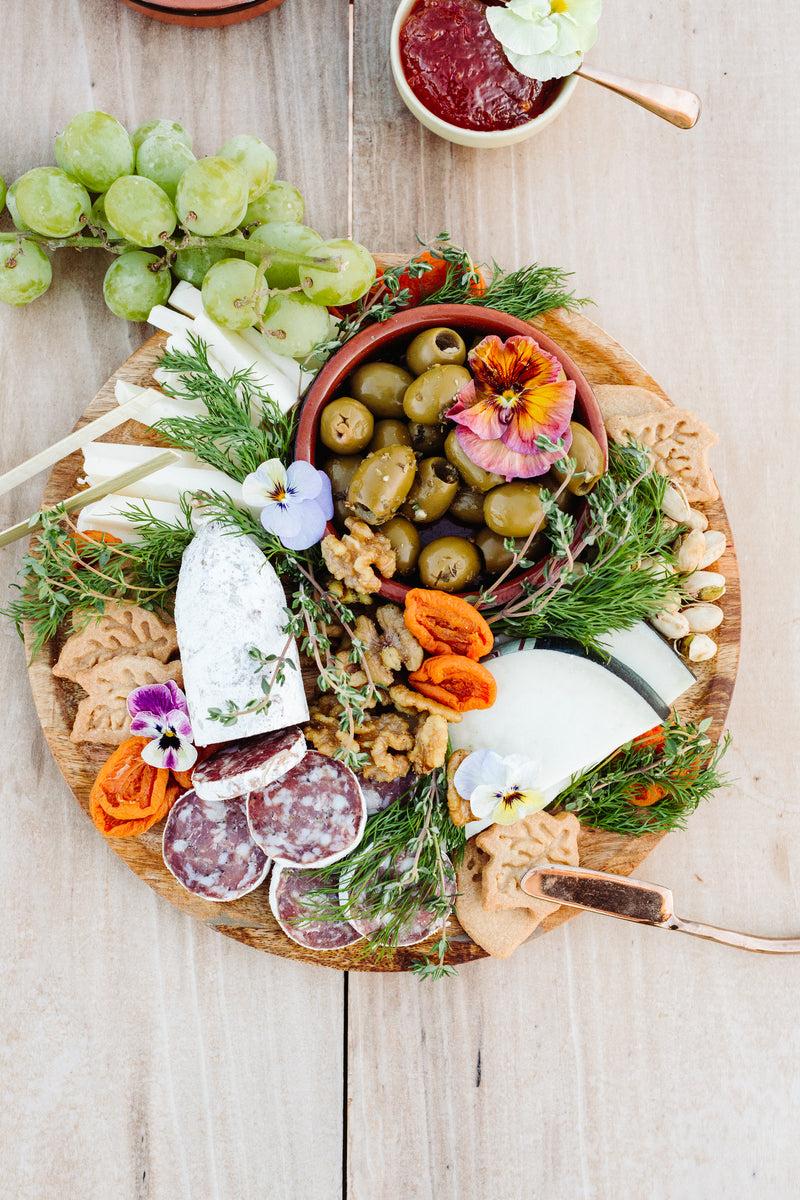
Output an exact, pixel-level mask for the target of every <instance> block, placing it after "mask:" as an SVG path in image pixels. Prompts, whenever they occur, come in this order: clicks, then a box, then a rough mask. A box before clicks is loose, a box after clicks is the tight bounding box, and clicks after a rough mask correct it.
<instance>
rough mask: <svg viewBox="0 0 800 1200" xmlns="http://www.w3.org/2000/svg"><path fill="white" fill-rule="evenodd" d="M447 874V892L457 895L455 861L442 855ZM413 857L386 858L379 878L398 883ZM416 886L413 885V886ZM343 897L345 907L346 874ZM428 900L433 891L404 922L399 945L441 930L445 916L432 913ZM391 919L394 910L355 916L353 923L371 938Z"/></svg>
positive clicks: (410, 864) (445, 874)
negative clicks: (366, 916)
mask: <svg viewBox="0 0 800 1200" xmlns="http://www.w3.org/2000/svg"><path fill="white" fill-rule="evenodd" d="M442 862H443V865H444V877H445V894H446V895H447V896H452V897H453V898H455V894H456V879H455V872H454V871H453V864H452V863H451V862H450V859H449V858H448V857H447V855H446V854H443V855H442ZM413 863H414V858H413V855H411V854H404V855H403V856H402V858H395V859H393V860H392V859H388V858H387V859H385V860H384V862H383V864H382V866H381V869H380V871H379V872H378V877H379V880H380V882H384V881H386V882H390V881H393V880H396V881H397V882H398V884H399V883H400V881H401V880H402V878H403V875H404V874H405V873H406V872H407V871H408V870H409V869H410V868H411V867H412V866H413ZM411 886H412V887H413V886H414V885H413V884H412V885H411ZM340 900H341V904H342V906H343V907H344V906H346V905H347V903H348V900H349V897H348V894H347V877H346V874H344V873H343V876H342V881H341V890H340ZM426 903H430V893H427V892H426V893H425V894H424V895H422V894H420V905H419V908H418V909H417V911H416V913H415V914H414V915H413V916H412V917H411V918H410V919H409V920H408V921H406V922H405V924H404V925H401V927H400V930H399V932H398V934H397V938H396V940H395V942H394V944H395V945H397V946H415V945H416V944H417V942H424V941H425V939H426V938H429V937H430V936H431V934H433V933H436V932H438V930H439V929H440V927H441V923H442V918H441V916H436V915H435V914H434V913H432V912H431V910H430V908H426V907H425V905H426ZM391 919H392V914H391V912H387V913H386V914H385V915H381V916H379V917H370V918H364V919H357V918H355V917H353V918H352V925H353V928H354V929H357V930H358V932H359V933H360V934H361V935H362V937H371V936H372V934H374V933H377V932H378V931H379V930H380V929H384V928H385V927H386V926H387V925H388V924H389V922H390V921H391Z"/></svg>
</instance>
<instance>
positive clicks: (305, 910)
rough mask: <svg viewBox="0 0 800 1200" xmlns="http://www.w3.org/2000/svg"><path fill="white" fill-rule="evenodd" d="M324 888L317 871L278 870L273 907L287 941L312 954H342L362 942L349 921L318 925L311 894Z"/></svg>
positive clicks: (274, 877)
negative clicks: (311, 951)
mask: <svg viewBox="0 0 800 1200" xmlns="http://www.w3.org/2000/svg"><path fill="white" fill-rule="evenodd" d="M320 886H321V880H320V877H319V874H318V873H317V872H316V871H298V870H297V869H293V868H291V867H276V868H275V870H274V871H273V872H272V879H271V880H270V885H269V903H270V907H271V909H272V914H273V916H274V917H275V920H276V921H277V922H278V924H279V925H280V927H281V929H282V930H283V932H284V933H285V934H286V936H287V937H289V938H291V939H292V941H293V942H297V944H298V946H306V947H307V948H308V949H309V950H341V949H343V948H344V947H345V946H352V944H353V942H358V941H360V940H361V934H360V933H359V932H358V930H356V929H354V928H353V926H352V925H350V924H349V923H348V922H347V921H315V920H314V919H313V912H314V907H313V904H310V903H309V901H308V899H307V898H308V896H309V893H311V892H313V891H315V890H317V889H318V888H319V887H320Z"/></svg>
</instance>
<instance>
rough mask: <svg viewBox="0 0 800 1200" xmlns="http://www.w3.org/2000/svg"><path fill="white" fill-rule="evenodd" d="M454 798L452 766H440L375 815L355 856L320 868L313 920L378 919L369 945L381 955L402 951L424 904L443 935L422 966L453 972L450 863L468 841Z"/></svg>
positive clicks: (434, 974) (427, 971)
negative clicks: (450, 796) (450, 794)
mask: <svg viewBox="0 0 800 1200" xmlns="http://www.w3.org/2000/svg"><path fill="white" fill-rule="evenodd" d="M446 796H447V780H446V776H445V772H444V770H437V771H433V772H432V773H431V774H429V775H425V776H423V777H422V778H421V779H419V780H417V782H416V783H415V784H414V786H413V787H412V788H410V789H409V791H408V792H407V793H406V794H405V796H402V797H400V799H398V800H396V801H395V802H394V804H392V805H390V807H389V808H386V809H384V810H383V812H379V813H376V814H375V816H373V817H370V819H369V820H368V821H367V828H366V831H365V833H364V837H363V839H362V841H361V842H360V844H359V845H358V846H357V847H356V849H355V850H354V851H353V852H352V854H349V855H348V856H347V857H346V858H345V859H343V860H342V861H340V862H338V863H335V864H334V865H333V866H331V867H323V868H322V870H321V871H320V886H319V888H318V889H317V890H316V891H315V892H313V893H311V895H310V898H309V904H310V909H309V915H308V918H307V920H308V921H350V920H361V921H369V922H377V928H376V929H375V931H374V932H373V933H371V934H370V935H369V936H368V937H367V938H366V939H365V942H364V947H363V948H364V952H365V953H368V954H373V955H375V956H376V957H378V958H380V957H381V956H382V955H385V954H387V953H391V952H392V951H393V950H394V949H396V947H397V944H398V940H399V938H400V936H401V934H402V932H403V929H404V928H405V927H406V926H407V925H408V924H409V923H410V922H412V921H413V920H414V918H415V917H416V915H417V914H418V912H419V910H420V909H421V908H424V909H425V910H426V912H428V913H430V914H431V918H432V920H433V921H434V923H435V924H436V925H437V926H438V928H439V930H440V932H439V937H438V939H437V942H436V944H435V946H434V947H433V952H432V955H431V956H430V957H427V956H423V958H422V959H421V960H420V961H419V963H417V964H414V970H415V971H416V972H417V973H418V974H420V975H422V976H423V977H424V978H428V979H437V978H442V977H443V976H445V975H450V974H452V973H453V968H452V967H450V966H448V964H447V963H446V961H445V959H446V955H447V949H448V935H447V921H448V918H449V917H450V914H451V913H452V911H453V904H454V894H453V886H452V884H453V880H452V875H451V865H450V864H452V866H455V865H457V863H458V862H459V860H460V857H461V855H462V853H463V850H464V844H465V839H464V831H463V829H461V828H459V827H458V826H456V825H454V824H453V823H452V821H451V820H450V817H449V815H448V812H447V803H446Z"/></svg>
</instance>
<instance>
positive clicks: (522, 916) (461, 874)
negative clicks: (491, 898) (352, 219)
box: [456, 841, 541, 958]
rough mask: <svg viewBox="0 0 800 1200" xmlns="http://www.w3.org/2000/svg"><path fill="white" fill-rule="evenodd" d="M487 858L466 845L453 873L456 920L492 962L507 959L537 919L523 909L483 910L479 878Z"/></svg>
mask: <svg viewBox="0 0 800 1200" xmlns="http://www.w3.org/2000/svg"><path fill="white" fill-rule="evenodd" d="M487 861H488V860H487V856H486V855H485V854H483V853H482V852H481V850H479V849H478V847H477V846H476V845H475V842H474V841H469V842H467V847H466V850H465V851H464V857H463V858H462V860H461V864H460V865H459V867H458V871H457V873H456V879H457V887H458V894H457V896H456V916H457V917H458V919H459V921H460V923H461V926H462V928H463V930H464V932H465V933H468V934H469V936H470V937H471V938H472V940H473V942H475V943H477V945H478V946H480V947H481V949H482V950H485V951H486V953H487V954H490V955H491V956H492V958H509V957H510V955H512V954H513V953H514V951H515V950H516V949H517V947H518V946H521V945H522V943H523V942H524V941H526V940H527V939H528V938H529V937H530V935H531V934H532V933H533V931H534V929H535V928H536V926H537V925H538V924H539V923H540V920H541V918H540V917H537V916H535V915H534V913H532V912H530V911H529V910H528V909H526V908H515V909H510V910H507V911H505V912H487V911H486V909H485V908H484V907H483V897H482V889H481V875H482V873H483V868H484V865H485V863H486V862H487Z"/></svg>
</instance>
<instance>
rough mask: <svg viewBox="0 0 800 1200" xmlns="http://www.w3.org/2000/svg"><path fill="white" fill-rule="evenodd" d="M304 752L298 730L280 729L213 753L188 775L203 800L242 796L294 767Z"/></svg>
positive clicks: (224, 747) (301, 736) (302, 738)
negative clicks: (190, 776) (190, 775)
mask: <svg viewBox="0 0 800 1200" xmlns="http://www.w3.org/2000/svg"><path fill="white" fill-rule="evenodd" d="M305 752H306V739H305V738H304V737H303V732H302V730H301V729H297V728H295V729H280V730H277V731H276V732H275V733H264V734H261V735H260V736H259V737H253V738H243V739H242V740H241V741H238V742H231V743H230V744H229V745H227V746H223V747H222V748H221V749H220V750H217V751H215V752H214V754H212V755H211V756H210V757H209V758H207V759H206V760H205V762H202V763H199V764H198V765H197V766H196V767H195V769H194V771H193V773H192V787H193V788H194V790H195V791H196V792H197V794H198V796H200V797H201V799H203V800H232V799H233V797H234V796H246V795H247V793H248V792H255V791H258V790H259V789H260V788H265V787H266V786H267V784H270V783H272V782H273V781H274V780H276V779H280V777H281V775H285V774H286V772H287V771H289V770H291V768H292V767H294V766H296V765H297V764H298V763H299V762H300V759H301V758H302V757H303V755H304V754H305Z"/></svg>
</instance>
